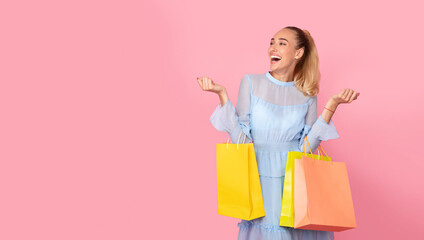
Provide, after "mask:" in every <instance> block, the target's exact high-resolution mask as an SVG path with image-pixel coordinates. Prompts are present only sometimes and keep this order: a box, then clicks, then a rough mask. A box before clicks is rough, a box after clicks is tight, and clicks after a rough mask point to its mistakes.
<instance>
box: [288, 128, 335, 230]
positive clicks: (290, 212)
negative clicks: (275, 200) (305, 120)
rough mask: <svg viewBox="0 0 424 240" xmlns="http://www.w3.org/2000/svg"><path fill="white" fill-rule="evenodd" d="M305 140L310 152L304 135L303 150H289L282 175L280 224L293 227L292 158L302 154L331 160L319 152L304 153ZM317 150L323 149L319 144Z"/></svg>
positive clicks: (299, 156) (297, 157) (300, 156)
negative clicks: (283, 174)
mask: <svg viewBox="0 0 424 240" xmlns="http://www.w3.org/2000/svg"><path fill="white" fill-rule="evenodd" d="M305 140H306V142H307V143H308V146H309V149H310V152H311V153H312V149H311V146H310V145H309V141H308V138H307V136H305V138H304V140H303V152H296V151H291V152H288V153H287V162H286V173H285V177H284V188H283V199H282V201H281V216H280V226H284V227H294V160H295V159H302V157H303V156H307V157H309V158H313V159H318V160H324V161H331V157H328V156H323V155H321V154H319V155H315V154H309V153H306V146H305ZM319 148H321V149H319ZM319 150H322V151H324V150H323V149H322V147H321V145H319V146H318V151H319ZM324 153H325V152H324Z"/></svg>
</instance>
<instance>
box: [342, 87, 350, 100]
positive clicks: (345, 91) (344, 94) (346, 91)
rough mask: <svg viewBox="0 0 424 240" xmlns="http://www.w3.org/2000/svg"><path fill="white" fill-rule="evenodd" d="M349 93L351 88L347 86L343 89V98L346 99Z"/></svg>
mask: <svg viewBox="0 0 424 240" xmlns="http://www.w3.org/2000/svg"><path fill="white" fill-rule="evenodd" d="M348 94H349V89H347V88H346V89H344V90H343V94H342V99H343V100H346V96H347V95H348Z"/></svg>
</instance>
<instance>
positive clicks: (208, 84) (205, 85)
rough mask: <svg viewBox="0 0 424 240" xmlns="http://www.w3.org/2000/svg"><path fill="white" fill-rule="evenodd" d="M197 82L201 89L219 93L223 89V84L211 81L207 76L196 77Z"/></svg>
mask: <svg viewBox="0 0 424 240" xmlns="http://www.w3.org/2000/svg"><path fill="white" fill-rule="evenodd" d="M197 82H198V83H199V85H200V87H201V88H202V90H203V91H209V92H214V93H218V94H219V93H220V92H222V91H223V90H224V89H225V87H224V86H221V85H219V84H217V83H215V82H214V81H212V79H210V78H208V77H198V78H197Z"/></svg>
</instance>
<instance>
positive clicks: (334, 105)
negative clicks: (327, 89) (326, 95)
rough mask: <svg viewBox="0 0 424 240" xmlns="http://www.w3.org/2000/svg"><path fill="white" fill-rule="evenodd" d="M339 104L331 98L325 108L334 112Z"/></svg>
mask: <svg viewBox="0 0 424 240" xmlns="http://www.w3.org/2000/svg"><path fill="white" fill-rule="evenodd" d="M337 106H339V104H338V103H337V102H336V101H334V100H333V99H332V98H330V100H328V102H327V104H326V105H325V108H326V109H327V110H329V111H332V112H333V113H334V112H335V111H336V109H337Z"/></svg>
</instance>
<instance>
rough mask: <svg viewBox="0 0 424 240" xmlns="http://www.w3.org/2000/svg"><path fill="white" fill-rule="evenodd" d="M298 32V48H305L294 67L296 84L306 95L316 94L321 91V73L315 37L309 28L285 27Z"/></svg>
mask: <svg viewBox="0 0 424 240" xmlns="http://www.w3.org/2000/svg"><path fill="white" fill-rule="evenodd" d="M285 28H288V29H290V30H293V31H294V32H295V33H296V42H297V45H296V46H295V48H296V50H297V49H300V48H304V50H303V56H302V58H301V59H300V60H299V62H298V63H297V64H296V67H295V69H294V85H295V86H296V88H297V89H299V90H300V91H301V92H302V93H303V95H305V96H316V95H318V92H319V81H320V78H321V73H320V71H319V58H318V51H317V48H316V46H315V42H314V39H313V38H312V36H311V34H310V33H309V32H308V31H307V30H301V29H299V28H297V27H293V26H288V27H285Z"/></svg>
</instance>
